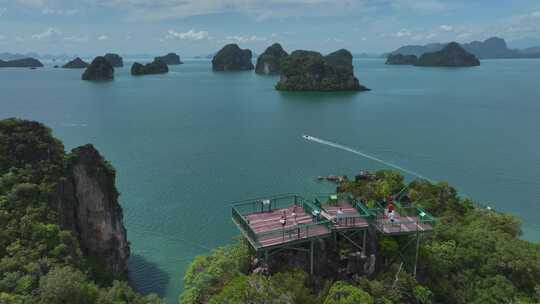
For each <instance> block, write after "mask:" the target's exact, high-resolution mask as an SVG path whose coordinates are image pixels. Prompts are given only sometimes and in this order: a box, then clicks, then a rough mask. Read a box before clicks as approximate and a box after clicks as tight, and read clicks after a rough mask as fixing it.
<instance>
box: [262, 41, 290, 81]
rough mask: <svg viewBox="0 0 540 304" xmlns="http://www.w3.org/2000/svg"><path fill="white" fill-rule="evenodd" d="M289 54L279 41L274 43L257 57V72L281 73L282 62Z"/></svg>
mask: <svg viewBox="0 0 540 304" xmlns="http://www.w3.org/2000/svg"><path fill="white" fill-rule="evenodd" d="M288 55H289V54H287V52H285V51H284V50H283V48H282V47H281V45H280V44H279V43H274V44H272V45H271V46H269V47H268V48H267V49H266V50H265V51H264V53H262V54H261V55H260V56H259V57H258V58H257V66H256V67H255V73H257V74H263V75H271V74H279V73H281V62H282V61H283V59H284V58H285V57H287V56H288Z"/></svg>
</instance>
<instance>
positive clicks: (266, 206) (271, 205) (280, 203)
mask: <svg viewBox="0 0 540 304" xmlns="http://www.w3.org/2000/svg"><path fill="white" fill-rule="evenodd" d="M303 201H305V199H304V198H303V197H302V196H300V195H297V194H293V193H287V194H279V195H273V196H265V197H259V198H254V199H249V200H243V201H238V202H233V203H232V208H234V209H236V210H237V211H238V212H239V213H240V214H242V215H246V214H251V213H257V212H269V211H272V210H276V209H282V208H288V207H290V206H292V205H297V206H298V205H301V204H302V202H303Z"/></svg>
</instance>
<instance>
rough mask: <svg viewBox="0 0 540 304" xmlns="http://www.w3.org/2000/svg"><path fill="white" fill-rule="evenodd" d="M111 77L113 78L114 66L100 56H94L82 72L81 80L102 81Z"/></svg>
mask: <svg viewBox="0 0 540 304" xmlns="http://www.w3.org/2000/svg"><path fill="white" fill-rule="evenodd" d="M112 79H114V68H113V66H112V65H111V64H110V63H109V61H107V59H105V57H102V56H99V57H96V58H94V60H93V61H92V63H91V64H90V65H89V66H88V67H87V68H86V70H85V71H84V73H83V74H82V80H95V81H104V80H112Z"/></svg>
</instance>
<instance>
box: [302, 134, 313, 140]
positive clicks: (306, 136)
mask: <svg viewBox="0 0 540 304" xmlns="http://www.w3.org/2000/svg"><path fill="white" fill-rule="evenodd" d="M302 137H303V138H304V139H307V140H311V139H313V137H311V136H309V135H305V134H304V135H302Z"/></svg>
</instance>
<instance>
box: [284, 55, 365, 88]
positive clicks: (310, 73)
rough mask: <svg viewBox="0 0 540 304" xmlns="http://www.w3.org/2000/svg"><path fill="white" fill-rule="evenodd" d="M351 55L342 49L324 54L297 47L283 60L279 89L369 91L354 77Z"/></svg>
mask: <svg viewBox="0 0 540 304" xmlns="http://www.w3.org/2000/svg"><path fill="white" fill-rule="evenodd" d="M353 69H354V68H353V65H352V54H351V53H350V52H349V51H347V50H344V49H342V50H339V51H336V52H333V53H331V54H328V55H327V56H322V55H321V54H320V53H318V52H314V51H304V50H297V51H294V52H292V53H291V55H289V56H287V57H285V58H284V59H283V61H282V63H281V75H280V79H279V82H278V83H277V84H276V89H277V90H280V91H366V90H368V88H366V87H364V86H363V85H361V84H360V83H359V81H358V79H357V78H356V77H355V76H354V72H353Z"/></svg>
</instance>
